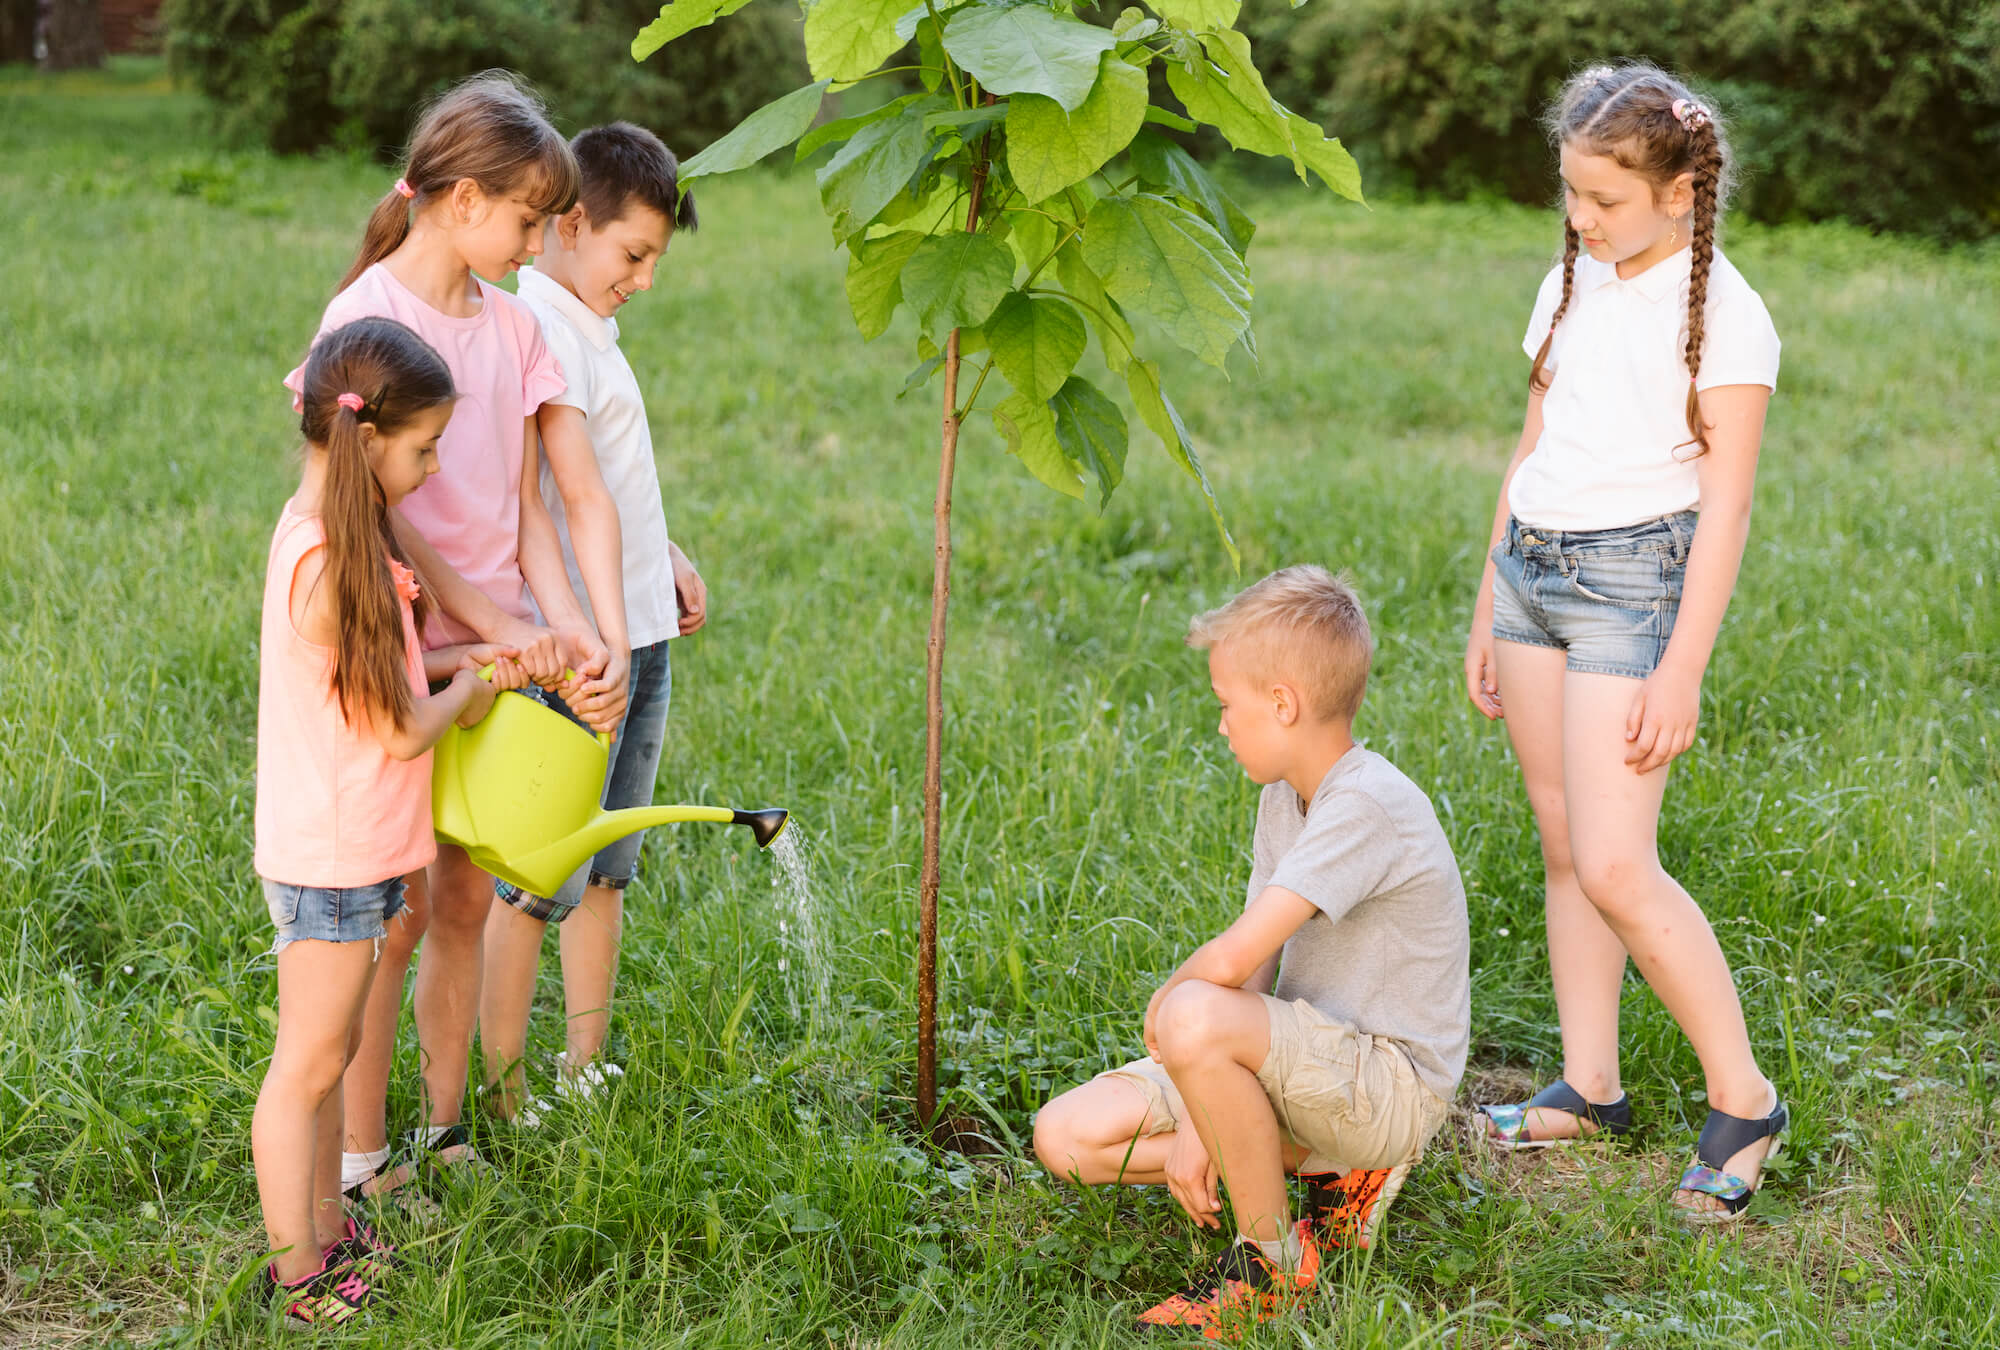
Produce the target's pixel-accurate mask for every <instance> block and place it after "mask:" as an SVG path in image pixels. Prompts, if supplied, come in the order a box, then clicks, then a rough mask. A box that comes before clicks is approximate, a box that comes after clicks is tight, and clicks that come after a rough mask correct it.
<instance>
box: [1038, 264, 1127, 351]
mask: <svg viewBox="0 0 2000 1350" xmlns="http://www.w3.org/2000/svg"><path fill="white" fill-rule="evenodd" d="M1056 280H1058V281H1060V282H1061V283H1062V288H1063V290H1065V291H1067V292H1068V293H1069V294H1070V295H1071V296H1073V297H1074V298H1075V299H1076V301H1077V302H1078V304H1079V305H1081V306H1082V308H1083V316H1084V318H1085V319H1086V320H1087V321H1088V322H1089V324H1090V331H1091V332H1093V333H1095V334H1097V350H1098V352H1099V353H1100V354H1101V355H1102V356H1103V357H1104V364H1105V365H1106V366H1108V367H1110V369H1111V370H1112V372H1113V373H1114V374H1115V373H1117V372H1119V371H1122V370H1124V369H1125V365H1126V363H1127V362H1128V361H1130V360H1131V359H1132V344H1133V341H1134V339H1133V334H1132V325H1131V323H1130V322H1128V321H1127V320H1126V318H1125V315H1124V314H1123V312H1121V311H1120V310H1119V308H1118V302H1117V301H1115V300H1113V299H1112V298H1111V296H1110V294H1109V293H1108V292H1107V291H1106V290H1105V289H1104V282H1103V279H1102V278H1100V277H1099V276H1098V275H1097V273H1095V272H1093V271H1092V270H1091V269H1090V264H1089V263H1087V262H1085V261H1084V260H1083V242H1082V241H1081V240H1072V241H1071V242H1069V243H1068V244H1065V245H1064V246H1063V250H1062V252H1060V253H1058V254H1056Z"/></svg>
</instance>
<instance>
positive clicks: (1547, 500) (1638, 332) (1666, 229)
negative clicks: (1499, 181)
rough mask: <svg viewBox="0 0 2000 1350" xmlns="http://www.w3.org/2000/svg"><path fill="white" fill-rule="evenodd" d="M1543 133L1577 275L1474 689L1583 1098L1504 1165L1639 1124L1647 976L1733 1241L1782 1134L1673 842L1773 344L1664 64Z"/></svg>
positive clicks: (1714, 128) (1504, 1130) (1517, 470)
mask: <svg viewBox="0 0 2000 1350" xmlns="http://www.w3.org/2000/svg"><path fill="white" fill-rule="evenodd" d="M1550 129H1551V132H1552V136H1551V139H1552V140H1553V142H1554V144H1555V148H1556V150H1557V152H1558V154H1559V156H1560V159H1561V167H1562V181H1563V197H1564V202H1565V206H1566V210H1567V219H1566V221H1565V223H1564V231H1563V241H1564V242H1563V258H1562V263H1561V264H1560V265H1559V266H1557V267H1556V268H1554V269H1553V270H1551V271H1550V273H1549V274H1548V277H1547V279H1546V280H1544V282H1543V283H1542V288H1541V293H1540V295H1539V297H1538V298H1537V300H1536V303H1535V310H1534V317H1533V318H1532V319H1531V320H1530V321H1529V324H1528V331H1527V335H1526V338H1525V339H1524V341H1523V344H1522V346H1523V349H1524V351H1525V352H1526V353H1527V355H1529V356H1530V357H1532V358H1533V359H1534V365H1533V367H1532V369H1531V370H1530V372H1529V380H1528V412H1527V419H1526V423H1525V425H1524V426H1523V428H1522V431H1521V439H1520V443H1519V445H1518V447H1517V448H1516V449H1515V452H1514V457H1513V459H1512V460H1511V461H1510V462H1509V464H1508V465H1507V472H1506V474H1505V475H1504V476H1503V478H1502V480H1501V489H1500V502H1499V506H1498V508H1497V510H1496V511H1495V513H1494V518H1493V530H1492V535H1491V539H1490V541H1489V542H1490V546H1491V550H1492V551H1491V554H1490V555H1489V559H1488V562H1487V564H1486V568H1485V571H1484V574H1483V575H1482V576H1481V578H1480V583H1479V597H1478V601H1477V603H1476V604H1475V606H1474V609H1473V620H1472V632H1471V636H1470V639H1469V641H1468V642H1467V645H1466V653H1465V683H1466V691H1467V693H1468V694H1469V695H1470V697H1471V699H1472V702H1473V705H1474V706H1475V707H1477V708H1478V709H1479V710H1480V711H1481V712H1482V713H1484V714H1485V715H1486V716H1487V717H1489V718H1498V717H1501V716H1503V714H1504V716H1505V718H1506V721H1507V730H1508V735H1509V737H1510V739H1511V740H1512V742H1513V746H1514V752H1515V755H1516V756H1517V758H1518V759H1519V760H1520V762H1521V772H1522V776H1523V777H1524V778H1525V779H1526V781H1527V788H1528V800H1529V803H1530V805H1531V806H1532V807H1533V809H1534V813H1535V823H1536V825H1537V827H1538V829H1539V831H1540V833H1541V841H1542V859H1543V864H1544V867H1545V869H1546V873H1547V911H1548V936H1549V964H1550V968H1551V971H1552V973H1553V976H1554V982H1555V996H1556V1009H1557V1012H1558V1014H1559V1016H1560V1018H1561V1023H1562V1047H1563V1075H1562V1078H1561V1079H1560V1080H1559V1081H1557V1082H1555V1083H1553V1084H1551V1085H1549V1086H1548V1087H1547V1088H1545V1089H1544V1090H1543V1091H1542V1092H1540V1093H1539V1094H1537V1095H1536V1096H1535V1097H1533V1098H1532V1099H1531V1100H1529V1101H1527V1102H1522V1103H1514V1104H1507V1105H1494V1106H1482V1107H1480V1108H1479V1110H1480V1112H1481V1113H1482V1114H1483V1115H1484V1117H1485V1120H1486V1132H1487V1134H1488V1137H1489V1138H1490V1139H1491V1140H1492V1141H1493V1142H1494V1143H1495V1144H1496V1145H1498V1146H1500V1147H1502V1148H1509V1149H1524V1148H1543V1147H1547V1146H1549V1145H1551V1144H1558V1143H1563V1142H1566V1141H1569V1140H1572V1139H1577V1138H1588V1137H1590V1136H1592V1135H1595V1134H1597V1133H1600V1132H1603V1133H1606V1134H1611V1135H1619V1134H1623V1133H1625V1132H1626V1131H1627V1130H1629V1129H1630V1128H1631V1124H1632V1107H1631V1103H1630V1101H1629V1100H1628V1099H1627V1097H1626V1096H1625V1094H1624V1093H1623V1092H1622V1091H1621V1090H1620V1086H1619V1073H1618V1000H1619V991H1620V987H1621V986H1622V984H1623V982H1624V972H1625V961H1626V957H1627V956H1628V955H1629V956H1630V957H1631V958H1632V959H1633V960H1634V961H1636V962H1637V964H1638V967H1639V973H1640V974H1641V975H1643V976H1644V977H1645V978H1646V980H1647V982H1648V983H1650V984H1651V985H1652V987H1653V990H1654V992H1656V993H1657V994H1658V995H1659V996H1660V999H1661V1001H1662V1002H1663V1003H1665V1004H1666V1007H1667V1010H1668V1011H1669V1012H1670V1013H1672V1014H1673V1016H1674V1019H1675V1020H1676V1021H1677V1022H1678V1023H1679V1024H1680V1027H1681V1030H1682V1031H1683V1032H1684V1033H1685V1034H1686V1035H1687V1037H1688V1040H1689V1041H1690V1042H1691V1043H1692V1044H1693V1047H1694V1051H1695V1054H1696V1056H1697V1057H1698V1058H1699V1059H1700V1061H1701V1066H1702V1072H1703V1075H1704V1076H1705V1078H1706V1086H1707V1094H1708V1103H1709V1107H1710V1110H1709V1113H1708V1119H1707V1122H1706V1124H1704V1125H1703V1127H1702V1130H1701V1136H1700V1139H1699V1141H1698V1143H1697V1145H1696V1149H1695V1157H1696V1162H1695V1165H1694V1166H1692V1167H1690V1168H1688V1170H1687V1172H1686V1173H1685V1174H1684V1175H1683V1176H1682V1178H1681V1182H1680V1185H1679V1187H1678V1189H1677V1190H1676V1191H1675V1193H1674V1201H1675V1203H1676V1204H1677V1205H1678V1206H1679V1207H1680V1208H1681V1209H1682V1211H1683V1212H1684V1213H1685V1214H1687V1215H1688V1216H1689V1217H1691V1218H1693V1219H1696V1220H1699V1221H1723V1220H1728V1219H1732V1218H1735V1217H1736V1216H1738V1215H1740V1214H1741V1213H1742V1212H1743V1210H1744V1208H1745V1207H1746V1206H1747V1205H1748V1204H1749V1203H1750V1198H1751V1195H1752V1194H1753V1193H1754V1191H1755V1190H1756V1188H1757V1184H1758V1181H1759V1178H1760V1177H1761V1175H1762V1167H1763V1163H1764V1161H1765V1160H1766V1158H1767V1157H1769V1156H1770V1153H1771V1152H1772V1151H1774V1150H1775V1149H1776V1148H1777V1137H1778V1134H1779V1132H1780V1131H1781V1130H1783V1129H1784V1127H1785V1123H1786V1112H1785V1108H1784V1106H1783V1104H1782V1103H1781V1102H1780V1101H1779V1099H1778V1094H1777V1090H1776V1088H1775V1087H1774V1086H1773V1085H1772V1083H1771V1082H1770V1080H1769V1079H1767V1078H1766V1077H1765V1076H1764V1074H1763V1072H1762V1071H1761V1070H1760V1069H1759V1068H1758V1066H1757V1059H1756V1056H1755V1054H1754V1053H1753V1052H1752V1051H1751V1048H1750V1037H1749V1034H1748V1032H1747V1030H1746V1028H1745V1026H1744V1020H1743V1011H1742V1006H1741V1004H1740V1002H1739V1001H1738V999H1737V995H1736V988H1735V985H1734V983H1733V982H1732V980H1731V977H1730V973H1729V964H1728V962H1727V960H1726V959H1725V958H1724V956H1723V954H1722V949H1721V947H1720V946H1719V945H1718V944H1717V942H1716V939H1715V934H1714V931H1713V930H1712V929H1711V928H1710V927H1709V924H1708V920H1707V919H1706V918H1705V917H1704V916H1703V915H1702V912H1701V910H1700V909H1699V908H1698V907H1697V906H1696V904H1695V902H1694V900H1693V899H1691V898H1690V897H1689V895H1688V893H1687V892H1686V891H1685V890H1683V889H1682V888H1681V886H1680V884H1679V883H1678V882H1676V881H1675V880H1674V879H1673V878H1672V877H1671V876H1669V875H1667V873H1666V872H1665V871H1664V870H1663V869H1662V868H1661V866H1660V860H1659V853H1658V849H1657V845H1656V832H1657V827H1658V823H1659V815H1660V804H1661V800H1662V797H1663V795H1664V793H1665V791H1666V786H1667V776H1668V765H1669V764H1671V763H1672V761H1673V760H1674V758H1675V757H1676V756H1678V755H1679V754H1681V753H1682V752H1683V751H1685V750H1686V749H1687V748H1688V747H1689V746H1690V745H1692V744H1693V743H1694V738H1695V724H1696V718H1697V716H1698V713H1699V710H1700V694H1701V678H1702V674H1703V672H1704V671H1705V670H1706V668H1707V665H1708V658H1709V654H1710V652H1711V651H1712V650H1713V648H1714V646H1715V638H1716V632H1717V629H1718V628H1719V627H1720V625H1721V623H1722V615H1723V611H1724V609H1725V608H1726V607H1727V606H1728V604H1729V596H1730V592H1731V591H1732V590H1733V589H1734V588H1735V584H1736V574H1737V570H1738V568H1739V567H1740V565H1741V563H1742V558H1743V545H1744V540H1745V538H1746V537H1747V535H1748V532H1749V528H1750V500H1751V489H1752V485H1753V481H1754V479H1755V475H1756V469H1757V451H1758V445H1759V442H1760V441H1761V439H1762V437H1763V430H1764V412H1765V408H1766V406H1767V404H1768V403H1769V401H1770V397H1771V393H1772V390H1773V389H1774V388H1775V387H1776V382H1777V374H1778V336H1777V333H1776V331H1775V330H1774V329H1773V328H1772V326H1771V320H1770V316H1769V315H1768V314H1767V313H1766V311H1765V308H1764V304H1763V302H1762V301H1761V300H1760V299H1758V297H1757V293H1756V292H1755V291H1753V290H1751V289H1750V286H1749V283H1748V282H1746V281H1744V279H1743V276H1742V274H1741V273H1739V272H1738V271H1737V270H1736V269H1735V268H1734V267H1733V266H1731V265H1730V263H1729V260H1728V259H1727V258H1725V257H1723V255H1722V253H1721V252H1720V251H1719V250H1718V249H1717V248H1716V243H1715V239H1716V231H1717V227H1718V223H1719V217H1720V215H1721V210H1722V202H1723V197H1724V193H1725V191H1726V189H1727V186H1728V181H1729V168H1730V155H1729V146H1728V143H1727V141H1726V140H1725V139H1724V138H1723V132H1722V127H1721V125H1720V123H1719V122H1718V120H1717V118H1716V116H1715V113H1714V112H1713V110H1712V109H1711V108H1709V107H1708V106H1707V105H1705V104H1703V103H1702V102H1700V101H1699V100H1697V99H1696V98H1695V97H1694V96H1693V95H1692V94H1691V93H1690V92H1689V91H1688V90H1687V89H1686V88H1685V87H1683V86H1682V85H1681V84H1680V82H1679V81H1677V80H1675V79H1673V78H1672V77H1670V76H1668V75H1666V74H1664V73H1663V72H1661V71H1659V70H1657V69H1655V68H1653V67H1652V66H1647V65H1626V66H1620V67H1616V68H1613V67H1608V66H1599V67H1595V68H1593V69H1589V70H1586V71H1584V72H1582V73H1581V74H1579V75H1577V76H1576V77H1575V78H1574V79H1572V80H1571V81H1570V82H1569V84H1568V85H1567V86H1566V87H1565V88H1564V90H1563V92H1562V96H1561V99H1560V100H1559V101H1558V103H1557V105H1556V107H1555V109H1554V111H1553V114H1552V116H1551V118H1550Z"/></svg>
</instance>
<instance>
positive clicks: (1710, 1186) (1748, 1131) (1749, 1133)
mask: <svg viewBox="0 0 2000 1350" xmlns="http://www.w3.org/2000/svg"><path fill="white" fill-rule="evenodd" d="M1790 1123H1791V1116H1790V1114H1789V1113H1788V1112H1787V1111H1786V1110H1785V1103H1784V1102H1783V1101H1782V1100H1780V1101H1779V1102H1778V1104H1777V1105H1776V1106H1774V1107H1772V1108H1771V1114H1769V1115H1768V1116H1765V1117H1764V1118H1763V1119H1762V1120H1745V1119H1744V1118H1743V1117H1742V1116H1732V1115H1730V1114H1729V1113H1728V1112H1727V1111H1716V1110H1710V1111H1709V1113H1708V1119H1707V1120H1706V1121H1704V1122H1703V1123H1702V1127H1701V1138H1700V1140H1698V1141H1697V1142H1696V1144H1695V1148H1694V1157H1695V1165H1694V1166H1693V1167H1690V1168H1688V1170H1687V1171H1685V1172H1683V1173H1682V1174H1681V1184H1680V1187H1679V1189H1680V1190H1683V1191H1690V1192H1693V1193H1694V1194H1696V1195H1706V1196H1711V1197H1713V1198H1714V1199H1716V1200H1718V1201H1720V1202H1721V1204H1722V1208H1720V1209H1691V1208H1689V1207H1688V1206H1686V1205H1680V1204H1678V1202H1676V1203H1677V1207H1678V1208H1679V1209H1680V1211H1681V1217H1682V1218H1683V1219H1686V1220H1687V1221H1688V1222H1689V1223H1733V1222H1735V1221H1736V1220H1737V1219H1740V1218H1741V1217H1743V1211H1744V1210H1746V1209H1748V1208H1749V1207H1750V1199H1751V1197H1752V1196H1754V1195H1756V1194H1757V1186H1756V1185H1752V1184H1751V1183H1750V1182H1747V1181H1745V1180H1744V1179H1743V1178H1742V1177H1739V1176H1736V1175H1735V1174H1734V1173H1730V1172H1725V1171H1723V1170H1722V1165H1723V1164H1724V1163H1726V1162H1728V1161H1729V1160H1730V1159H1731V1158H1733V1157H1735V1156H1736V1155H1737V1154H1738V1153H1739V1152H1741V1151H1742V1150H1744V1149H1746V1148H1748V1147H1750V1145H1752V1144H1754V1143H1756V1142H1757V1141H1758V1140H1760V1139H1769V1140H1770V1141H1771V1147H1770V1148H1768V1149H1766V1150H1765V1151H1764V1157H1763V1161H1762V1162H1760V1163H1758V1165H1757V1168H1758V1183H1759V1184H1762V1180H1763V1169H1764V1167H1765V1166H1766V1165H1767V1164H1769V1163H1770V1161H1771V1159H1773V1158H1775V1157H1777V1156H1778V1151H1779V1150H1780V1149H1781V1148H1783V1147H1784V1140H1783V1138H1782V1136H1783V1135H1784V1132H1785V1126H1787V1125H1789V1124H1790Z"/></svg>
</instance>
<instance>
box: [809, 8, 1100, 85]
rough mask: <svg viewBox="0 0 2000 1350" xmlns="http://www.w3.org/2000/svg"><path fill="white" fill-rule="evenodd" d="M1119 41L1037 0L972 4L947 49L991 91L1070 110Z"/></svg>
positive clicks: (951, 26) (960, 14)
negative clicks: (1030, 97) (1046, 101)
mask: <svg viewBox="0 0 2000 1350" xmlns="http://www.w3.org/2000/svg"><path fill="white" fill-rule="evenodd" d="M1117 41H1118V39H1117V38H1115V37H1113V36H1112V35H1111V34H1110V32H1109V31H1107V30H1106V29H1102V28H1098V27H1096V26H1095V25H1093V24H1087V23H1085V22H1083V20H1081V19H1077V18H1072V17H1070V16H1069V15H1067V14H1062V15H1058V14H1056V13H1054V12H1053V11H1051V10H1048V9H1045V8H1043V7H1042V6H1041V5H1038V4H1025V5H1016V6H1014V7H1012V8H1009V9H1000V8H994V7H990V6H987V5H970V6H967V7H966V8H964V9H961V10H959V11H957V12H956V13H954V14H953V15H952V16H951V17H950V18H949V19H947V20H946V21H945V25H944V49H945V51H946V52H948V53H950V55H951V59H952V60H954V61H956V62H958V64H959V65H960V66H961V67H963V68H964V69H966V70H968V71H971V72H972V74H973V76H974V77H975V78H977V79H978V81H979V83H980V85H981V87H983V88H984V89H985V90H986V91H987V92H988V93H993V94H1040V95H1042V96H1043V97H1044V98H1052V99H1054V100H1055V101H1056V102H1058V103H1060V104H1062V106H1063V107H1064V108H1065V109H1069V110H1074V109H1076V108H1077V107H1079V106H1080V105H1081V104H1082V103H1083V101H1084V99H1085V98H1087V97H1088V96H1089V94H1090V89H1091V86H1092V85H1094V84H1096V83H1097V59H1098V57H1099V56H1100V55H1102V54H1103V53H1104V52H1106V51H1109V50H1110V49H1111V47H1112V46H1113V45H1114V44H1116V42H1117ZM814 73H815V74H817V73H818V72H817V71H815V72H814Z"/></svg>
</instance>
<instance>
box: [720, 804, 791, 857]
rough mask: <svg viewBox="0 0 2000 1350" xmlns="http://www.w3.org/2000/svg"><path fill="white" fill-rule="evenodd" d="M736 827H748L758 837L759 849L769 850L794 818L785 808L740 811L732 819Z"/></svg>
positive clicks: (773, 807)
mask: <svg viewBox="0 0 2000 1350" xmlns="http://www.w3.org/2000/svg"><path fill="white" fill-rule="evenodd" d="M731 823H732V824H735V825H748V826H749V827H750V833H752V834H753V835H755V836H756V837H757V847H758V848H769V847H771V845H773V844H775V843H777V842H778V836H779V835H781V834H783V833H784V832H785V827H786V826H787V825H789V824H791V823H792V817H791V814H790V813H789V812H787V811H786V810H785V809H784V808H783V807H779V806H767V807H765V808H764V809H763V810H761V811H738V812H736V814H735V815H734V816H733V817H731Z"/></svg>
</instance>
